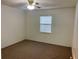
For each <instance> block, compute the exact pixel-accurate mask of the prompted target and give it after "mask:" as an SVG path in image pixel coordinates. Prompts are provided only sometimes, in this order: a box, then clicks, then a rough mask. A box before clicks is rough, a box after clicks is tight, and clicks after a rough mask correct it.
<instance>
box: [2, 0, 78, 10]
mask: <svg viewBox="0 0 79 59" xmlns="http://www.w3.org/2000/svg"><path fill="white" fill-rule="evenodd" d="M76 1H77V0H34V2H38V3H39V6H40V7H41V8H40V9H51V8H65V7H75V5H76ZM1 3H2V4H5V5H8V6H11V7H17V8H22V9H27V8H26V6H27V0H2V1H1Z"/></svg>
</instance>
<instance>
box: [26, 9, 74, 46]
mask: <svg viewBox="0 0 79 59" xmlns="http://www.w3.org/2000/svg"><path fill="white" fill-rule="evenodd" d="M74 9H75V8H62V9H51V10H35V11H26V12H27V13H26V19H27V20H25V24H26V26H25V28H26V29H25V39H30V40H35V41H40V42H46V43H51V44H57V45H62V46H68V47H71V45H72V44H71V42H72V37H73V23H74ZM40 15H51V16H53V17H54V19H53V26H52V32H53V33H51V34H45V33H40V30H39V29H40V18H39V17H40Z"/></svg>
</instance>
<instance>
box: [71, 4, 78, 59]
mask: <svg viewBox="0 0 79 59" xmlns="http://www.w3.org/2000/svg"><path fill="white" fill-rule="evenodd" d="M74 16H75V20H74V33H73V34H74V35H73V40H72V41H73V43H72V53H73V59H78V5H76V10H75V15H74Z"/></svg>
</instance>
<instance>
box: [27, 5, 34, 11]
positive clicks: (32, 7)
mask: <svg viewBox="0 0 79 59" xmlns="http://www.w3.org/2000/svg"><path fill="white" fill-rule="evenodd" d="M27 8H28V9H29V10H33V9H35V6H33V5H28V6H27Z"/></svg>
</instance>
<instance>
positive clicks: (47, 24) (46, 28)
mask: <svg viewBox="0 0 79 59" xmlns="http://www.w3.org/2000/svg"><path fill="white" fill-rule="evenodd" d="M51 27H52V16H40V32H45V33H51V32H52V30H51Z"/></svg>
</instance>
